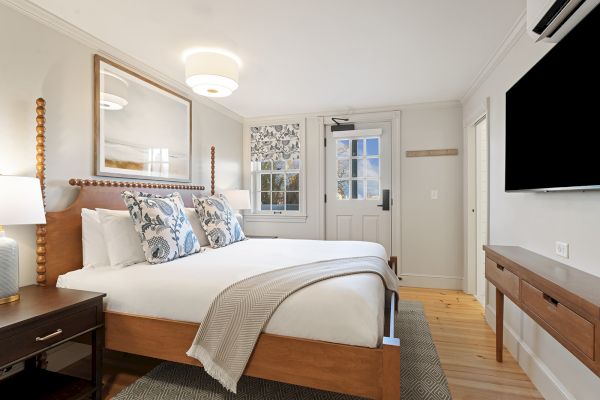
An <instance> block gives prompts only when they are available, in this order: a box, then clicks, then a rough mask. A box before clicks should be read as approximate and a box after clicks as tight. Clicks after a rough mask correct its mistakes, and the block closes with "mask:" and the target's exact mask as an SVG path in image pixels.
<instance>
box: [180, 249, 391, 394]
mask: <svg viewBox="0 0 600 400" xmlns="http://www.w3.org/2000/svg"><path fill="white" fill-rule="evenodd" d="M354 274H376V275H378V276H379V277H380V278H381V280H382V282H383V284H384V286H385V287H386V288H387V289H389V290H393V291H396V290H397V288H398V283H399V281H398V277H397V276H396V275H395V274H394V273H393V272H392V271H391V269H390V268H389V267H388V264H387V261H386V260H384V259H382V258H380V257H375V256H366V257H352V258H340V259H332V260H327V261H318V262H313V263H308V264H302V265H296V266H291V267H286V268H282V269H278V270H274V271H269V272H265V273H262V274H258V275H255V276H251V277H249V278H246V279H243V280H241V281H239V282H236V283H234V284H232V285H230V286H229V287H227V288H226V289H224V290H223V291H222V292H221V293H220V294H219V295H218V296H217V297H216V298H215V299H214V300H213V302H212V304H211V306H210V308H209V310H208V313H207V314H206V317H205V318H204V321H203V322H202V324H201V325H200V328H199V330H198V333H197V334H196V337H195V339H194V341H193V343H192V345H191V347H190V349H189V350H188V352H187V355H188V356H190V357H193V358H196V359H198V360H199V361H200V362H201V363H202V365H203V366H204V368H205V369H206V372H207V373H208V374H209V375H211V376H212V377H213V378H215V379H217V380H218V381H219V382H220V383H221V384H222V385H223V386H224V387H225V388H226V389H228V390H230V391H232V392H233V393H236V389H237V382H238V380H239V379H240V377H241V376H242V374H243V372H244V369H245V368H246V364H247V363H248V360H249V359H250V355H251V354H252V351H253V350H254V346H255V345H256V342H257V340H258V337H259V335H260V333H261V332H262V330H263V329H264V327H265V326H266V324H267V323H268V321H269V319H270V318H271V316H272V315H273V313H274V312H275V310H276V309H277V307H278V306H279V305H280V304H281V303H282V302H283V301H284V300H285V299H286V298H288V297H289V296H290V295H292V294H294V293H295V292H297V291H299V290H300V289H302V288H305V287H307V286H310V285H312V284H315V283H317V282H321V281H324V280H328V279H332V278H337V277H341V276H347V275H354Z"/></svg>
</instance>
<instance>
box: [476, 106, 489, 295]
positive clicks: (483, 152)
mask: <svg viewBox="0 0 600 400" xmlns="http://www.w3.org/2000/svg"><path fill="white" fill-rule="evenodd" d="M475 154H476V161H475V162H476V164H475V175H476V181H477V182H476V188H477V190H476V214H477V216H476V218H477V229H476V231H477V234H476V251H477V286H476V287H477V290H476V297H477V298H478V299H479V300H480V301H481V303H482V304H483V303H484V299H485V286H486V281H485V252H484V251H483V245H485V244H487V243H488V240H487V239H488V197H489V195H488V131H487V118H486V117H483V118H482V119H480V120H479V121H478V122H477V123H476V124H475Z"/></svg>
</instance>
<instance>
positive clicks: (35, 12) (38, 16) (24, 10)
mask: <svg viewBox="0 0 600 400" xmlns="http://www.w3.org/2000/svg"><path fill="white" fill-rule="evenodd" d="M0 4H4V5H6V6H7V7H9V8H11V9H13V10H15V11H17V12H19V13H20V14H23V15H25V16H26V17H29V18H31V19H33V20H34V21H37V22H39V23H41V24H43V25H45V26H47V27H49V28H51V29H54V30H55V31H58V32H60V33H62V34H64V35H66V36H68V37H70V38H71V39H73V40H76V41H78V42H79V43H81V44H83V45H85V46H87V47H89V48H90V49H91V50H92V52H97V53H98V54H100V55H102V56H104V57H106V58H109V59H111V60H114V61H116V62H117V63H119V64H121V65H123V66H125V67H127V68H129V69H133V70H134V71H136V72H139V73H141V74H142V75H144V76H148V77H149V78H151V79H152V80H154V81H156V82H158V83H160V84H162V85H164V86H167V87H169V88H171V89H173V90H175V91H177V92H180V93H181V94H182V95H185V96H187V97H189V98H191V99H193V100H194V101H197V102H198V103H201V104H203V105H205V106H207V107H209V108H211V109H213V110H214V111H217V112H219V113H221V114H223V115H225V116H227V117H229V118H232V119H234V120H236V121H237V122H243V120H244V119H243V117H242V116H241V115H239V114H237V113H236V112H234V111H232V110H230V109H228V108H227V107H225V106H223V105H221V104H219V103H216V102H214V101H212V100H210V99H208V98H206V97H204V96H199V95H197V94H196V93H194V92H193V91H192V90H191V89H190V88H189V87H188V86H186V85H185V84H184V83H183V82H180V81H179V80H177V79H173V78H171V77H169V76H167V75H165V74H164V73H162V72H160V71H158V70H157V69H155V68H153V67H151V66H149V65H148V64H145V63H143V62H142V61H140V60H138V59H136V58H134V57H132V56H130V55H128V54H127V53H124V52H123V51H121V50H119V49H117V48H116V47H113V46H111V45H110V44H108V43H106V42H104V41H102V40H100V39H98V38H97V37H95V36H93V35H91V34H89V33H87V32H85V31H83V30H82V29H79V28H78V27H76V26H75V25H73V24H71V23H69V22H67V21H65V20H64V19H62V18H60V17H58V16H56V15H54V14H52V13H50V12H48V11H46V10H45V9H43V8H41V7H39V6H38V5H36V4H33V3H31V2H29V1H26V0H0Z"/></svg>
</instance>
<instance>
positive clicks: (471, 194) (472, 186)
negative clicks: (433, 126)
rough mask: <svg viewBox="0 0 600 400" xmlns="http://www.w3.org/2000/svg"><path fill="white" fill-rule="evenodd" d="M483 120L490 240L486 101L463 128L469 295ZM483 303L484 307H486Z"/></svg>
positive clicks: (473, 287) (474, 253)
mask: <svg viewBox="0 0 600 400" xmlns="http://www.w3.org/2000/svg"><path fill="white" fill-rule="evenodd" d="M483 118H486V119H487V121H486V122H487V124H486V125H487V126H486V130H485V135H486V136H487V152H488V158H487V175H488V176H487V178H488V179H487V204H488V207H487V221H488V229H487V238H486V242H487V243H489V241H490V231H491V229H490V186H491V185H490V106H489V98H487V99H486V100H485V102H484V103H483V104H482V106H481V107H479V108H478V109H477V111H476V112H475V113H474V114H473V115H472V116H471V117H470V118H469V119H468V120H467V121H466V122H467V123H466V124H465V126H464V138H463V139H464V148H465V149H466V150H467V151H466V152H465V158H464V171H463V173H464V182H465V185H464V186H465V187H464V201H463V203H464V208H463V209H464V226H465V229H464V241H465V246H464V258H465V266H466V268H465V282H466V285H465V286H466V287H465V288H464V289H465V291H466V292H467V293H469V294H472V295H474V296H475V295H476V294H477V250H478V249H477V213H476V212H473V211H474V210H475V211H476V210H477V172H476V171H477V165H476V160H477V147H476V140H475V133H476V126H477V123H478V122H480V121H481V120H482V119H483ZM484 293H485V299H484V303H485V304H487V299H488V293H487V285H486V289H485V291H484ZM485 304H484V306H485Z"/></svg>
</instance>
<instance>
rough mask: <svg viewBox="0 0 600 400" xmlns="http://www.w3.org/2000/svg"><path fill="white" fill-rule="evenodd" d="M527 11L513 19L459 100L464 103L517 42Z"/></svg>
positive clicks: (523, 28)
mask: <svg viewBox="0 0 600 400" xmlns="http://www.w3.org/2000/svg"><path fill="white" fill-rule="evenodd" d="M526 17H527V11H526V10H523V12H522V13H521V15H519V18H517V20H516V21H515V23H514V24H513V26H512V27H511V28H510V30H509V32H508V34H507V35H506V36H505V37H504V40H502V43H500V46H498V47H497V48H496V50H495V51H494V54H492V56H491V57H490V59H489V60H488V61H487V62H486V63H485V65H484V66H483V68H482V69H481V71H479V73H478V74H477V76H476V77H475V79H474V80H473V82H472V83H471V85H470V86H469V89H468V90H467V91H466V92H465V94H464V95H463V96H462V98H461V102H462V103H463V104H465V102H466V101H467V100H468V99H469V98H470V97H471V96H472V95H473V94H474V93H475V91H477V89H479V87H480V86H481V85H482V84H483V82H485V80H486V79H487V78H488V77H489V76H490V75H491V73H492V72H493V71H494V70H495V69H496V67H497V66H498V65H499V64H500V63H501V62H502V60H504V57H506V55H507V54H508V52H509V51H510V50H511V49H512V48H513V47H514V46H515V44H517V42H518V41H519V39H520V38H521V36H523V35H524V34H525V26H526V19H527V18H526Z"/></svg>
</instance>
